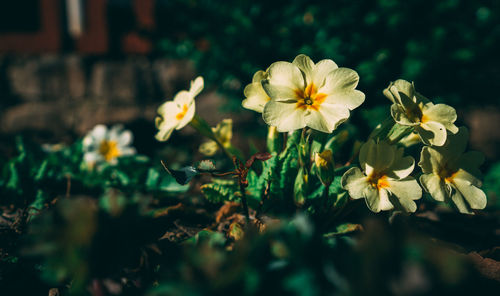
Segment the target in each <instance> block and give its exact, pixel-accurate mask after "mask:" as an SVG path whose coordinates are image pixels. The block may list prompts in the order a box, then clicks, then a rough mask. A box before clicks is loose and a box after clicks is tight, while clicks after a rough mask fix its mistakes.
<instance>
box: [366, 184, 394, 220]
mask: <svg viewBox="0 0 500 296" xmlns="http://www.w3.org/2000/svg"><path fill="white" fill-rule="evenodd" d="M363 194H364V196H365V199H366V204H367V205H368V208H369V209H370V210H372V211H373V212H375V213H378V212H380V211H388V210H392V209H393V208H394V206H393V204H392V203H391V201H390V200H389V192H388V191H387V190H385V189H380V190H377V189H376V188H374V187H372V186H369V187H366V188H365V190H364V191H363Z"/></svg>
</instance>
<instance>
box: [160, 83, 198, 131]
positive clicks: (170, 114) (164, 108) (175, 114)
mask: <svg viewBox="0 0 500 296" xmlns="http://www.w3.org/2000/svg"><path fill="white" fill-rule="evenodd" d="M202 90H203V77H201V76H198V77H197V78H196V79H195V80H193V81H191V87H190V88H189V91H185V90H182V91H180V92H178V93H177V94H176V95H175V97H174V100H173V101H168V102H165V103H163V104H162V105H161V106H160V107H159V108H158V114H159V116H158V117H156V119H155V124H156V128H158V130H159V131H158V133H157V134H156V136H155V137H156V139H157V140H158V141H166V140H168V138H170V135H171V134H172V131H173V130H174V129H176V130H180V129H181V128H183V127H184V126H186V125H187V124H188V123H189V122H190V121H191V120H192V119H193V116H194V112H195V104H194V98H195V97H196V96H197V95H198V94H199V93H200V92H201V91H202Z"/></svg>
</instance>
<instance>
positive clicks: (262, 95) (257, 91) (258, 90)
mask: <svg viewBox="0 0 500 296" xmlns="http://www.w3.org/2000/svg"><path fill="white" fill-rule="evenodd" d="M265 79H267V72H265V71H262V70H259V71H257V72H256V73H255V74H254V75H253V78H252V83H250V84H248V85H247V86H246V87H245V89H244V90H243V93H244V94H245V97H246V99H244V100H243V102H242V103H241V104H242V106H243V107H244V108H246V109H250V110H253V111H255V112H259V113H262V111H264V106H265V105H266V103H267V102H269V101H270V100H271V98H270V97H269V96H268V95H267V93H266V91H265V90H264V88H263V87H262V80H265Z"/></svg>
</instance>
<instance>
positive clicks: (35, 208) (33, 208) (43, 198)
mask: <svg viewBox="0 0 500 296" xmlns="http://www.w3.org/2000/svg"><path fill="white" fill-rule="evenodd" d="M47 199H48V196H47V194H46V193H45V192H44V191H43V190H37V192H36V197H35V201H33V202H32V203H31V204H30V206H29V208H30V210H29V214H30V215H35V214H37V213H38V212H39V211H41V210H42V209H43V208H44V206H45V204H46V203H47Z"/></svg>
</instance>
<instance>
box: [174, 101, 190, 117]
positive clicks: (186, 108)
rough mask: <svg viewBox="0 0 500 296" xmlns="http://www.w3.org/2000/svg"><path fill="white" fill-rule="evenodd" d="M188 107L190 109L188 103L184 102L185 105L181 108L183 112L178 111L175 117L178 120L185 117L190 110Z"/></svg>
mask: <svg viewBox="0 0 500 296" xmlns="http://www.w3.org/2000/svg"><path fill="white" fill-rule="evenodd" d="M188 109H189V107H188V105H187V104H184V105H183V106H182V110H181V112H179V113H177V115H175V119H177V120H181V119H183V118H184V116H186V113H187V112H188Z"/></svg>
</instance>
